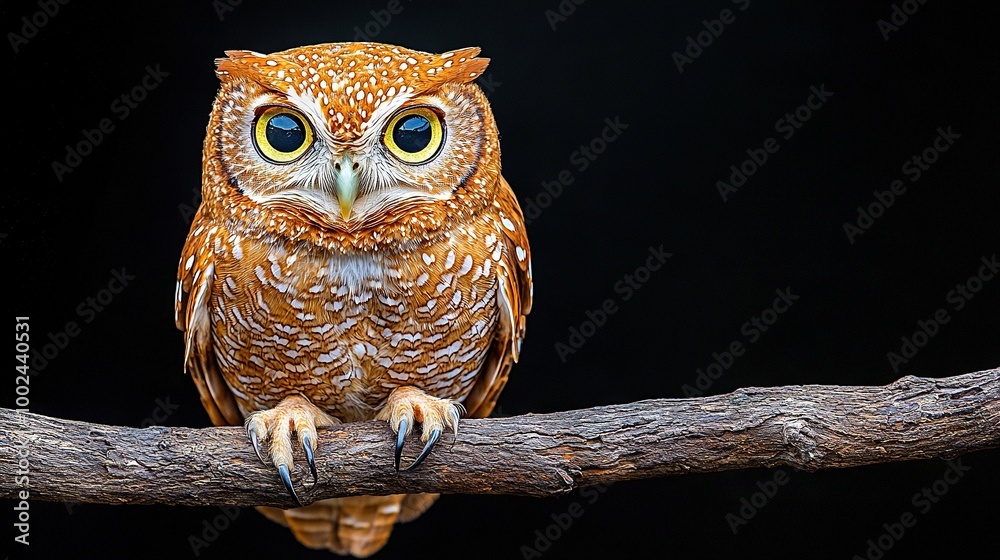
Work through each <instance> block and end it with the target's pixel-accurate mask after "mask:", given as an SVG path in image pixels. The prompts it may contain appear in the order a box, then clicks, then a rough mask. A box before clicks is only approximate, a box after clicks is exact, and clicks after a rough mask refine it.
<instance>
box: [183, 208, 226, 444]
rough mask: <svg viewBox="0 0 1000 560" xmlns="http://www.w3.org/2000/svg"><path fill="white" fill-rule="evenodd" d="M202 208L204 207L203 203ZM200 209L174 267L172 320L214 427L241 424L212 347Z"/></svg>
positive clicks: (209, 261)
mask: <svg viewBox="0 0 1000 560" xmlns="http://www.w3.org/2000/svg"><path fill="white" fill-rule="evenodd" d="M201 208H204V206H202V207H201ZM201 208H199V210H198V213H197V214H195V218H194V223H193V224H192V225H191V233H190V234H189V235H188V238H187V242H185V243H184V251H183V252H182V253H181V262H180V264H179V265H178V268H177V289H176V294H175V300H174V320H175V321H176V323H177V328H178V329H180V330H182V331H184V369H185V371H187V372H189V373H190V374H191V378H192V379H194V383H195V385H196V386H197V387H198V393H199V394H200V395H201V404H202V406H204V407H205V410H206V411H208V416H209V417H210V418H211V419H212V423H213V424H215V425H216V426H224V425H229V424H242V423H243V415H242V414H240V410H239V408H238V407H237V406H236V398H235V397H234V396H233V393H232V391H230V389H229V386H228V385H226V381H225V379H223V378H222V373H221V372H220V371H219V366H218V364H217V363H216V361H215V353H214V352H213V349H212V322H211V320H210V312H209V308H208V304H209V301H210V300H211V296H212V284H213V281H214V278H215V261H214V259H213V257H212V249H211V247H210V245H209V243H208V241H206V238H207V236H208V233H209V226H207V225H205V223H206V222H207V220H205V219H204V217H203V216H202V210H201Z"/></svg>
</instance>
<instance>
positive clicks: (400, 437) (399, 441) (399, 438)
mask: <svg viewBox="0 0 1000 560" xmlns="http://www.w3.org/2000/svg"><path fill="white" fill-rule="evenodd" d="M407 425H409V421H408V420H407V419H406V418H405V417H404V418H402V419H400V420H399V433H397V434H396V472H399V456H400V455H402V454H403V442H404V441H405V440H406V427H407Z"/></svg>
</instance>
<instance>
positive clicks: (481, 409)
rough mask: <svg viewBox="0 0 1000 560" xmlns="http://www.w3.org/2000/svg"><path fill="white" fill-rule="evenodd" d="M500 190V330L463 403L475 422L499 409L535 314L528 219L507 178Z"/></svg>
mask: <svg viewBox="0 0 1000 560" xmlns="http://www.w3.org/2000/svg"><path fill="white" fill-rule="evenodd" d="M498 187H499V188H498V189H497V198H496V201H495V202H494V210H495V213H494V217H495V218H496V220H495V221H496V223H497V229H498V230H499V231H500V232H501V233H502V235H500V236H499V237H500V241H501V242H502V243H503V244H504V247H503V256H502V258H501V259H500V262H499V264H498V266H497V267H496V271H497V279H498V281H499V282H500V289H499V290H497V294H498V295H497V298H498V303H499V307H500V328H499V329H497V334H496V337H495V338H494V339H493V341H492V343H491V344H490V350H489V354H487V356H486V360H485V362H484V363H483V367H482V369H481V370H480V372H479V376H478V377H477V379H476V384H475V385H473V387H472V391H471V392H470V393H469V395H468V396H467V397H466V398H465V401H464V402H463V404H464V405H465V408H466V410H467V411H468V415H469V416H470V417H473V418H485V417H487V416H489V415H490V413H491V412H492V411H493V407H494V406H496V404H497V398H498V397H499V396H500V391H501V390H502V389H503V386H504V385H505V384H506V383H507V376H508V375H509V374H510V368H511V366H513V364H514V362H516V361H517V359H518V354H519V353H520V350H521V340H523V339H524V323H525V317H526V316H527V315H528V312H529V311H531V298H532V285H531V250H530V249H529V247H528V233H527V230H526V229H525V227H524V215H523V214H522V213H521V207H520V206H518V204H517V198H516V197H515V196H514V191H513V190H512V189H511V188H510V185H509V184H508V183H507V181H506V180H505V179H504V178H503V177H500V185H499V186H498Z"/></svg>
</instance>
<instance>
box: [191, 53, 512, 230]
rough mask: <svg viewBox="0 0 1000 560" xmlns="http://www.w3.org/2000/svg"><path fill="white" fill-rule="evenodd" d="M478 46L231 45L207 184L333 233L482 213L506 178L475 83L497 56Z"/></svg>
mask: <svg viewBox="0 0 1000 560" xmlns="http://www.w3.org/2000/svg"><path fill="white" fill-rule="evenodd" d="M478 52H479V49H475V48H470V49H462V50H458V51H453V52H449V53H444V54H440V55H432V54H427V53H422V52H417V51H412V50H408V49H403V48H401V47H395V46H391V45H381V44H373V43H336V44H327V45H316V46H311V47H302V48H296V49H291V50H288V51H283V52H279V53H274V54H271V55H262V54H258V53H253V52H247V51H236V52H233V51H230V52H227V53H226V54H227V55H228V58H224V59H220V60H219V61H218V74H219V76H220V79H221V80H222V87H221V89H220V92H219V95H218V97H217V99H216V103H215V106H214V110H213V118H212V121H211V124H210V127H209V131H208V133H209V134H208V138H207V139H206V145H205V158H206V180H207V181H208V180H211V178H212V177H213V176H216V175H218V176H221V177H223V178H225V179H226V180H225V181H224V182H225V183H226V186H227V187H228V188H226V189H225V192H221V193H216V194H219V195H220V196H221V197H223V198H227V199H230V200H233V201H236V202H237V203H238V204H239V205H240V206H244V207H245V206H247V205H255V206H258V207H260V208H262V209H266V210H267V211H268V212H271V213H272V214H271V215H277V216H279V218H284V219H295V220H298V221H299V222H304V223H306V224H308V225H309V227H313V228H321V229H323V230H327V231H333V232H347V233H350V232H359V231H372V230H378V229H379V228H383V227H389V226H391V225H392V224H396V225H397V226H398V225H399V224H401V223H406V224H410V226H411V227H415V226H417V225H422V226H427V225H433V224H431V222H440V221H442V220H446V219H447V217H448V216H449V215H453V214H455V213H458V214H461V213H463V212H471V211H474V210H475V208H476V207H477V206H481V205H483V204H485V203H486V202H487V201H488V199H489V196H488V195H489V192H487V191H489V190H490V189H491V188H493V186H494V185H495V184H496V182H497V179H498V177H499V173H500V163H499V160H500V158H499V155H500V154H499V146H498V144H497V131H496V125H495V123H494V120H493V117H492V114H491V112H490V109H489V106H488V104H487V102H486V99H485V96H484V95H483V94H482V92H481V90H480V89H479V87H478V86H476V85H475V84H473V83H472V80H474V79H475V78H477V77H478V76H480V75H481V74H482V72H483V69H485V67H486V64H487V63H488V59H481V58H476V57H475V56H476V54H478ZM213 129H214V130H213ZM210 160H211V161H210ZM206 188H208V186H207V185H206ZM213 188H215V187H214V186H213Z"/></svg>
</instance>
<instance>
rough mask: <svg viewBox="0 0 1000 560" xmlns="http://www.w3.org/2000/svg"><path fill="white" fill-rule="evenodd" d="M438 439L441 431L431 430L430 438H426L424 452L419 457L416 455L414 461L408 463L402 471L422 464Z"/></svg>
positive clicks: (437, 429)
mask: <svg viewBox="0 0 1000 560" xmlns="http://www.w3.org/2000/svg"><path fill="white" fill-rule="evenodd" d="M440 438H441V430H440V429H439V428H434V429H433V430H431V437H429V438H427V443H426V444H425V445H424V450H423V451H421V452H420V455H417V458H416V459H414V461H413V462H412V463H410V465H409V466H408V467H406V468H405V469H403V470H404V471H408V470H410V469H412V468H415V467H416V466H417V465H419V464H420V463H422V462H423V461H424V459H425V458H426V457H427V455H428V454H429V453H430V452H431V448H432V447H434V444H435V443H437V441H438V439H440Z"/></svg>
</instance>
